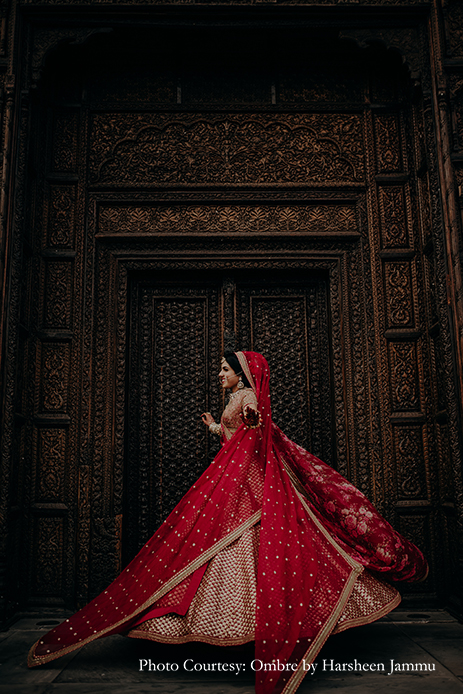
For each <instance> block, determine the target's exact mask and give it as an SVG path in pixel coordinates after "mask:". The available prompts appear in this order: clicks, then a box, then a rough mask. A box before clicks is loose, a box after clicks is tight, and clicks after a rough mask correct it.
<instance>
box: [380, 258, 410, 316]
mask: <svg viewBox="0 0 463 694" xmlns="http://www.w3.org/2000/svg"><path fill="white" fill-rule="evenodd" d="M385 274H386V295H387V307H388V323H389V326H390V327H393V326H412V325H413V322H414V320H413V303H412V287H411V275H410V265H409V263H408V262H403V263H400V262H387V263H385Z"/></svg>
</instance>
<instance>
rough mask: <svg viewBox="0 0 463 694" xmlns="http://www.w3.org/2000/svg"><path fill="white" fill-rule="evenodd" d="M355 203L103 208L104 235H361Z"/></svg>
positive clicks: (100, 223) (100, 220) (101, 229)
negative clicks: (335, 233)
mask: <svg viewBox="0 0 463 694" xmlns="http://www.w3.org/2000/svg"><path fill="white" fill-rule="evenodd" d="M357 227H358V223H357V217H356V209H355V207H354V205H343V204H336V205H310V206H309V205H285V204H280V205H185V204H184V205H162V206H149V207H148V206H144V207H134V206H120V205H119V206H117V207H116V206H112V207H109V206H101V207H100V210H99V218H98V231H99V233H100V234H121V235H122V234H178V233H199V234H230V233H239V234H243V233H254V234H255V233H259V234H268V233H270V234H271V233H273V234H281V233H294V232H295V233H312V234H324V233H327V232H330V233H333V232H338V233H341V234H342V233H349V232H351V233H355V232H357V231H358V228H357Z"/></svg>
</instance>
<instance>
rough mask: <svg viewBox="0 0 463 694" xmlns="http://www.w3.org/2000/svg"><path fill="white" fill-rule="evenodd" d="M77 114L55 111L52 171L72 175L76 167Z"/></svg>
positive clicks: (75, 112) (67, 111) (74, 112)
mask: <svg viewBox="0 0 463 694" xmlns="http://www.w3.org/2000/svg"><path fill="white" fill-rule="evenodd" d="M78 124H79V118H78V112H77V111H69V110H62V111H57V112H56V116H55V122H54V133H53V151H52V170H53V171H55V172H60V173H74V172H75V171H76V167H77V133H78Z"/></svg>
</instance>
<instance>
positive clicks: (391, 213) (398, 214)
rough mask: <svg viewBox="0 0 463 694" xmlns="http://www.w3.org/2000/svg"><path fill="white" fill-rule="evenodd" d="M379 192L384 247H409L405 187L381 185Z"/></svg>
mask: <svg viewBox="0 0 463 694" xmlns="http://www.w3.org/2000/svg"><path fill="white" fill-rule="evenodd" d="M378 192H379V203H380V211H381V235H382V241H383V247H384V248H406V247H408V229H407V219H406V210H405V198H404V190H403V188H402V187H401V186H380V187H379V191H378Z"/></svg>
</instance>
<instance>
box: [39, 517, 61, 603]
mask: <svg viewBox="0 0 463 694" xmlns="http://www.w3.org/2000/svg"><path fill="white" fill-rule="evenodd" d="M35 565H36V571H35V586H34V587H35V592H36V594H38V595H53V596H59V595H62V590H63V587H62V574H63V519H62V518H59V517H58V518H38V519H37V528H36V543H35Z"/></svg>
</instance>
